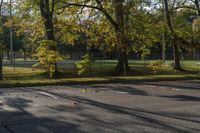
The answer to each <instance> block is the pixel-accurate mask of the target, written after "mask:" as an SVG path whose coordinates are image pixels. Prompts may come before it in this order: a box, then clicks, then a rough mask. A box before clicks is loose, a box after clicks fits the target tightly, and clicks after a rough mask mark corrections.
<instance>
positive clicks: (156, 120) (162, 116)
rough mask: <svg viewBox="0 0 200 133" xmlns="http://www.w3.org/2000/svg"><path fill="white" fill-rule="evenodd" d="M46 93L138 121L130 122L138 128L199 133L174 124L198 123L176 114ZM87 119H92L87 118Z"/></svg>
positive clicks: (194, 129)
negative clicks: (180, 122) (181, 122)
mask: <svg viewBox="0 0 200 133" xmlns="http://www.w3.org/2000/svg"><path fill="white" fill-rule="evenodd" d="M48 93H51V94H53V95H56V96H58V97H61V98H64V99H68V100H72V101H76V102H78V103H81V104H86V105H90V106H93V107H96V108H97V109H98V108H99V109H103V110H105V111H109V112H110V113H112V114H117V115H124V116H129V117H131V118H133V121H134V120H139V121H140V122H138V121H137V122H132V124H133V125H134V124H139V125H140V126H143V127H144V128H146V127H148V128H159V129H161V130H165V131H172V132H180V133H189V132H200V129H199V128H193V127H188V126H183V125H182V124H179V123H176V121H184V122H186V123H187V122H189V123H193V124H199V123H200V121H199V120H193V119H190V118H185V117H184V115H183V116H181V115H179V116H177V114H175V115H173V113H170V114H166V113H165V112H152V111H147V110H143V109H133V108H127V107H122V106H118V105H112V104H107V103H102V102H98V101H94V100H91V99H87V98H84V97H80V96H70V95H67V94H58V93H55V92H48ZM55 109H56V108H55ZM81 116H84V114H81ZM87 117H89V116H87ZM88 119H94V118H88ZM169 119H171V120H172V121H171V122H169V121H167V120H169ZM123 124H128V123H126V122H125V123H118V125H116V126H119V125H120V126H122V125H123Z"/></svg>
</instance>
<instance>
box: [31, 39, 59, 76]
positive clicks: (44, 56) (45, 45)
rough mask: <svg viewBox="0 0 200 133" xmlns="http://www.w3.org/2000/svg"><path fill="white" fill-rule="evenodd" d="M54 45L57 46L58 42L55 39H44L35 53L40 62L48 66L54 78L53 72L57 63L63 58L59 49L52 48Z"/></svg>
mask: <svg viewBox="0 0 200 133" xmlns="http://www.w3.org/2000/svg"><path fill="white" fill-rule="evenodd" d="M52 47H53V48H55V47H56V43H55V42H54V41H50V40H43V41H41V43H40V46H39V47H38V48H37V50H36V54H35V56H36V57H37V58H38V60H39V61H40V64H42V65H44V66H45V67H46V68H47V70H48V72H49V77H50V78H52V76H53V73H54V72H55V63H57V62H58V61H61V60H62V57H61V55H60V54H59V53H58V52H57V51H55V50H51V49H50V48H52Z"/></svg>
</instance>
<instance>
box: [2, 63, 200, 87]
mask: <svg viewBox="0 0 200 133" xmlns="http://www.w3.org/2000/svg"><path fill="white" fill-rule="evenodd" d="M135 62H136V61H129V64H130V66H131V70H130V71H129V72H128V75H127V77H123V76H121V75H122V74H119V73H118V72H117V71H116V70H115V69H114V66H115V65H116V63H117V62H116V61H112V60H110V61H108V60H107V61H104V62H100V61H96V63H95V64H94V66H93V74H92V75H87V74H85V75H83V76H78V75H77V70H76V68H75V67H74V64H73V63H72V64H64V65H59V66H58V67H59V70H60V72H61V73H60V75H59V77H58V79H52V80H49V79H48V78H46V77H47V75H46V73H45V70H44V69H43V68H41V67H40V68H32V66H31V65H16V68H15V71H14V70H13V68H12V67H10V66H8V65H7V66H4V67H3V73H4V80H3V81H0V86H2V85H4V86H6V84H7V85H18V84H43V83H45V84H46V83H47V84H57V83H58V84H59V83H86V82H92V83H95V82H112V81H133V80H134V81H140V80H149V79H151V80H153V79H155V80H157V79H182V78H199V75H200V69H199V66H198V65H197V64H196V63H197V61H185V62H184V63H185V64H184V69H185V70H186V71H184V72H178V71H175V70H173V69H172V68H171V67H170V65H168V66H166V67H162V68H160V69H159V70H157V72H156V73H155V72H154V71H153V70H152V69H151V68H149V67H143V66H140V67H138V66H135V65H131V63H132V64H134V63H135ZM149 62H150V61H149ZM100 63H101V65H100ZM141 63H143V61H138V64H140V65H141ZM167 63H168V64H170V63H171V61H167Z"/></svg>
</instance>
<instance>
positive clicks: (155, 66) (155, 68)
mask: <svg viewBox="0 0 200 133" xmlns="http://www.w3.org/2000/svg"><path fill="white" fill-rule="evenodd" d="M162 66H163V62H162V61H153V62H151V63H150V64H149V65H148V67H150V68H152V69H153V72H154V73H156V72H157V71H158V70H159V69H160V68H161V67H162Z"/></svg>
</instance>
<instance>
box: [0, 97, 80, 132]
mask: <svg viewBox="0 0 200 133" xmlns="http://www.w3.org/2000/svg"><path fill="white" fill-rule="evenodd" d="M31 103H33V101H31V100H27V99H24V98H7V99H6V102H5V105H6V106H7V107H9V108H12V110H11V111H3V110H2V111H0V131H1V133H4V132H5V133H47V132H48V133H66V132H67V133H75V132H81V133H84V131H80V130H79V129H78V125H76V124H73V123H70V122H66V121H60V120H58V119H56V118H51V117H39V116H35V115H33V114H32V113H30V112H29V111H28V110H27V109H29V108H30V107H31V106H32V105H31Z"/></svg>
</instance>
